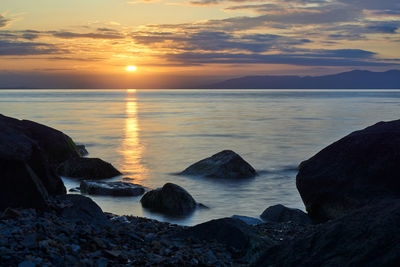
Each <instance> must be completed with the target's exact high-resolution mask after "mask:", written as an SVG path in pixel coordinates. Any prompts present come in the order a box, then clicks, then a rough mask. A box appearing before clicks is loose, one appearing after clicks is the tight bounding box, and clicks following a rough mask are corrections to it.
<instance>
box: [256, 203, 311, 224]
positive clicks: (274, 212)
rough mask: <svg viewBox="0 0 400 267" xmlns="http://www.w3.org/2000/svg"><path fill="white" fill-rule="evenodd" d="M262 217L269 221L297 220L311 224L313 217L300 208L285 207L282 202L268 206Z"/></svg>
mask: <svg viewBox="0 0 400 267" xmlns="http://www.w3.org/2000/svg"><path fill="white" fill-rule="evenodd" d="M260 217H261V219H263V220H264V221H269V222H289V221H292V222H295V223H300V224H311V223H312V222H311V219H310V217H308V215H307V214H306V213H305V212H303V211H301V210H299V209H291V208H288V207H285V206H283V205H281V204H278V205H274V206H271V207H268V208H267V209H266V210H264V212H263V213H262V214H261V215H260Z"/></svg>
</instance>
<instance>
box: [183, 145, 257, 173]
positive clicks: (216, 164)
mask: <svg viewBox="0 0 400 267" xmlns="http://www.w3.org/2000/svg"><path fill="white" fill-rule="evenodd" d="M179 174H181V175H194V176H205V177H212V178H232V179H240V178H250V177H254V176H256V175H257V172H256V171H255V170H254V168H253V167H252V166H250V164H249V163H247V162H246V161H245V160H244V159H243V158H242V157H241V156H239V155H238V154H236V153H235V152H233V151H231V150H224V151H221V152H219V153H217V154H215V155H213V156H211V157H209V158H206V159H203V160H201V161H199V162H196V163H194V164H193V165H191V166H189V167H188V168H187V169H185V170H184V171H182V172H181V173H179Z"/></svg>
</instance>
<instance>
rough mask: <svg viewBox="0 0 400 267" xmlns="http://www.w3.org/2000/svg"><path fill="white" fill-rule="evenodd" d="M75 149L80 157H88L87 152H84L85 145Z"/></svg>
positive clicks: (77, 146)
mask: <svg viewBox="0 0 400 267" xmlns="http://www.w3.org/2000/svg"><path fill="white" fill-rule="evenodd" d="M76 148H77V149H78V152H79V154H80V155H81V156H82V157H83V156H87V155H89V152H88V151H87V150H86V147H85V145H76Z"/></svg>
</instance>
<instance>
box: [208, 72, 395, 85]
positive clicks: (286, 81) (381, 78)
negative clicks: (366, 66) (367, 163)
mask: <svg viewBox="0 0 400 267" xmlns="http://www.w3.org/2000/svg"><path fill="white" fill-rule="evenodd" d="M205 88H209V89H400V70H389V71H386V72H372V71H366V70H354V71H349V72H342V73H338V74H333V75H324V76H246V77H239V78H235V79H230V80H226V81H222V82H218V83H214V84H209V85H206V86H205Z"/></svg>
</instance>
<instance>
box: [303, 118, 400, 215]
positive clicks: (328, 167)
mask: <svg viewBox="0 0 400 267" xmlns="http://www.w3.org/2000/svg"><path fill="white" fill-rule="evenodd" d="M399 151H400V120H396V121H391V122H379V123H377V124H375V125H373V126H370V127H368V128H365V129H364V130H361V131H356V132H353V133H351V134H349V135H348V136H346V137H344V138H342V139H340V140H339V141H337V142H335V143H333V144H331V145H330V146H328V147H326V148H324V149H323V150H322V151H320V152H319V153H318V154H316V155H315V156H313V157H312V158H310V159H309V160H306V161H304V162H302V163H301V165H300V168H299V173H298V175H297V179H296V185H297V188H298V190H299V192H300V195H301V197H302V199H303V202H304V204H305V206H306V209H307V211H308V214H309V215H310V216H311V217H312V218H313V219H314V220H316V221H325V220H328V219H332V218H337V217H340V216H343V215H344V214H346V213H347V212H349V211H352V210H354V209H356V208H359V207H362V206H364V205H369V204H373V203H375V202H377V201H379V200H381V199H385V198H397V197H400V179H399V166H400V153H399Z"/></svg>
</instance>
